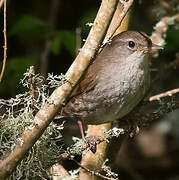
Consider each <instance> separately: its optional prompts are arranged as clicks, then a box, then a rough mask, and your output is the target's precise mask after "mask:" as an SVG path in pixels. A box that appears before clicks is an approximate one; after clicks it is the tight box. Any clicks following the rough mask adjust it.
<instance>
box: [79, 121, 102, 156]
mask: <svg viewBox="0 0 179 180" xmlns="http://www.w3.org/2000/svg"><path fill="white" fill-rule="evenodd" d="M78 126H79V128H80V133H81V137H82V139H83V141H84V142H86V143H87V144H88V145H89V149H90V150H91V152H93V153H95V152H96V148H97V147H96V146H97V144H98V141H99V137H98V136H89V137H86V138H85V135H84V131H83V123H82V121H80V120H78Z"/></svg>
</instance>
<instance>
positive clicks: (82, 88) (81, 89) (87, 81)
mask: <svg viewBox="0 0 179 180" xmlns="http://www.w3.org/2000/svg"><path fill="white" fill-rule="evenodd" d="M89 71H90V69H89ZM89 71H88V72H87V74H86V76H85V78H84V79H83V80H82V81H81V82H80V83H79V84H78V85H77V86H76V88H75V89H74V90H73V93H72V94H71V96H70V99H72V98H73V97H76V96H78V95H80V94H83V93H87V92H89V91H91V90H92V89H93V88H94V87H95V86H96V84H97V81H96V78H95V74H91V73H89Z"/></svg>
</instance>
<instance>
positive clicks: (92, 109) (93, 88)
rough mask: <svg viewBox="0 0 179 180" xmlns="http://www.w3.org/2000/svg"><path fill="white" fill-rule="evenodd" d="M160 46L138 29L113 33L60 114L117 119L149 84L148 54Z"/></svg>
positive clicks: (97, 120)
mask: <svg viewBox="0 0 179 180" xmlns="http://www.w3.org/2000/svg"><path fill="white" fill-rule="evenodd" d="M159 49H161V47H160V46H157V45H155V44H153V43H152V42H151V40H150V39H149V37H148V36H147V35H146V34H144V33H141V32H137V31H125V32H122V33H120V34H118V35H117V36H115V37H114V38H113V39H112V41H111V42H110V43H108V44H107V45H106V46H105V47H104V48H103V50H102V51H101V52H100V53H99V55H98V56H97V58H96V60H95V61H94V62H93V63H92V64H91V66H90V67H89V69H88V72H87V74H86V76H85V78H84V80H82V81H81V83H80V84H79V85H78V86H77V88H76V89H75V91H74V93H73V94H72V96H71V98H70V100H69V102H68V103H67V105H66V106H65V107H64V109H63V111H62V115H63V116H65V117H71V118H75V119H76V120H80V121H83V122H85V123H87V124H101V123H106V122H113V121H116V120H118V119H120V118H122V117H123V116H125V115H126V114H127V113H129V112H130V111H131V110H132V109H133V108H134V107H135V106H136V105H137V104H138V103H139V102H140V101H141V99H142V98H143V97H144V95H145V93H146V91H147V90H148V88H149V85H150V72H149V61H148V55H149V54H150V53H151V52H153V51H156V50H159Z"/></svg>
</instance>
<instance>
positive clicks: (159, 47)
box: [151, 43, 163, 53]
mask: <svg viewBox="0 0 179 180" xmlns="http://www.w3.org/2000/svg"><path fill="white" fill-rule="evenodd" d="M162 49H163V47H162V46H159V45H157V44H154V43H152V46H151V52H152V53H155V52H157V51H159V50H162Z"/></svg>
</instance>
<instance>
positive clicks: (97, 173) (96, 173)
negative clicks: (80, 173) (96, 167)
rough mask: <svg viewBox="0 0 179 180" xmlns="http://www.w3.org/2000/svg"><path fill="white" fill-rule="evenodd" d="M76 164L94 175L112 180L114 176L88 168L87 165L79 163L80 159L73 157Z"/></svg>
mask: <svg viewBox="0 0 179 180" xmlns="http://www.w3.org/2000/svg"><path fill="white" fill-rule="evenodd" d="M72 160H73V161H74V162H75V163H76V164H78V166H80V167H81V168H82V169H84V170H85V171H87V172H89V173H91V174H92V175H95V176H97V177H100V178H103V179H107V180H112V178H109V177H106V176H104V175H102V174H101V173H99V172H96V171H92V170H90V169H88V168H87V167H85V166H83V165H82V164H81V163H79V162H78V161H76V160H75V159H72Z"/></svg>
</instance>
